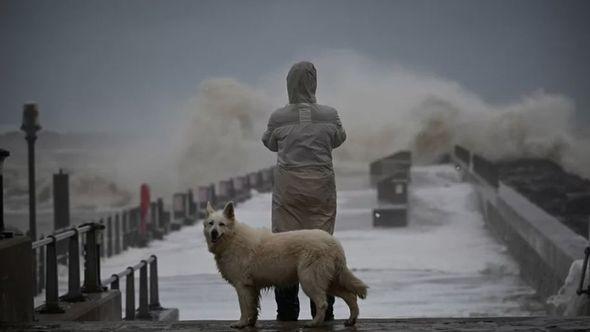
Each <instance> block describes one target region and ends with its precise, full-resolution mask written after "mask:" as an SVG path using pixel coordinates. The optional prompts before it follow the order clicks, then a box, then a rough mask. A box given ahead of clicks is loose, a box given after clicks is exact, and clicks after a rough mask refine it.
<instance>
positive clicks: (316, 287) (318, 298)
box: [299, 273, 328, 327]
mask: <svg viewBox="0 0 590 332" xmlns="http://www.w3.org/2000/svg"><path fill="white" fill-rule="evenodd" d="M299 282H300V283H301V288H303V291H304V292H305V294H307V296H309V298H310V299H311V300H312V301H313V303H314V304H315V308H316V311H315V317H314V318H313V320H312V321H311V322H309V323H307V324H305V326H307V327H313V326H319V325H321V324H322V323H323V322H324V316H326V308H327V307H328V302H326V291H325V289H324V288H322V286H323V285H321V284H319V283H318V281H317V280H315V278H314V277H313V274H311V273H310V274H309V275H307V274H305V273H300V275H299Z"/></svg>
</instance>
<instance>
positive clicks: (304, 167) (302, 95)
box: [262, 62, 346, 234]
mask: <svg viewBox="0 0 590 332" xmlns="http://www.w3.org/2000/svg"><path fill="white" fill-rule="evenodd" d="M316 86H317V76H316V70H315V67H314V66H313V64H312V63H310V62H299V63H296V64H295V65H293V67H292V68H291V70H290V71H289V74H288V75H287V92H288V94H289V104H288V105H286V106H285V107H282V108H280V109H278V110H276V111H274V112H273V113H272V115H271V116H270V119H269V121H268V127H267V130H266V131H265V132H264V134H263V136H262V142H263V143H264V145H265V146H266V147H267V148H268V149H270V150H271V151H274V152H277V167H276V168H275V173H274V180H275V181H274V187H273V196H272V230H273V232H286V231H291V230H298V229H323V230H325V231H327V232H329V233H330V234H332V233H333V232H334V223H335V219H336V185H335V182H334V170H333V166H332V149H335V148H337V147H338V146H340V145H341V144H342V143H343V142H344V141H345V140H346V132H345V131H344V128H342V124H341V122H340V118H339V117H338V112H337V111H336V110H335V109H334V108H332V107H329V106H324V105H318V104H317V103H316V98H315V91H316Z"/></svg>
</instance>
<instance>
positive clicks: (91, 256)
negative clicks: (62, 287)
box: [84, 223, 104, 293]
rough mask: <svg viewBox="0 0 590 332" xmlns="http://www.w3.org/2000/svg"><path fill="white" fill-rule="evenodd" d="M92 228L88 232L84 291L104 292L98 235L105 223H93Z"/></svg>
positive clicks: (85, 252)
mask: <svg viewBox="0 0 590 332" xmlns="http://www.w3.org/2000/svg"><path fill="white" fill-rule="evenodd" d="M90 226H91V229H90V230H89V231H88V233H86V245H85V251H84V292H86V293H99V292H102V290H103V289H102V286H101V284H100V245H99V243H98V237H99V234H100V230H101V229H103V228H104V226H103V225H100V224H95V223H92V224H90Z"/></svg>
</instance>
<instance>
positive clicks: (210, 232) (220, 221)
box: [203, 202, 236, 251]
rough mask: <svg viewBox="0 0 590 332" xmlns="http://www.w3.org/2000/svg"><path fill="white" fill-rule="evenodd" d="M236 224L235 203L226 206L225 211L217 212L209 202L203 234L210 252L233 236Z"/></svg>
mask: <svg viewBox="0 0 590 332" xmlns="http://www.w3.org/2000/svg"><path fill="white" fill-rule="evenodd" d="M235 224H236V219H235V214H234V203H233V202H229V203H227V204H225V207H224V208H223V211H215V209H214V208H213V206H211V203H210V202H207V216H206V217H205V220H204V221H203V232H204V234H205V239H207V246H208V247H209V251H213V249H214V248H215V247H217V246H219V245H220V244H221V243H223V242H224V241H226V240H227V239H228V238H229V237H231V236H232V235H233V229H234V225H235Z"/></svg>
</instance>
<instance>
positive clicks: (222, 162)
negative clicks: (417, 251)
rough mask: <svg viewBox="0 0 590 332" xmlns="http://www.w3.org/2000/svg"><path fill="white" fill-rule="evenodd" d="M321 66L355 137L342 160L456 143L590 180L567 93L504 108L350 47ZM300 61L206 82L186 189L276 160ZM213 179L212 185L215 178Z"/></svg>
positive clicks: (192, 131) (317, 60)
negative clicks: (250, 80) (275, 122)
mask: <svg viewBox="0 0 590 332" xmlns="http://www.w3.org/2000/svg"><path fill="white" fill-rule="evenodd" d="M308 59H309V60H310V61H312V62H313V63H314V64H315V66H316V68H317V70H318V91H317V97H318V102H319V103H321V104H327V105H331V106H333V107H335V108H336V109H337V110H338V111H339V114H340V117H341V119H342V122H343V125H344V127H345V129H346V131H347V133H348V140H347V142H345V143H344V144H343V145H342V146H341V147H340V148H338V149H337V150H335V151H334V157H335V160H336V164H337V165H338V163H343V162H357V163H359V164H365V163H367V162H369V161H371V160H373V159H375V158H379V157H381V156H383V155H386V154H389V153H391V152H393V151H396V150H400V149H411V150H413V151H414V156H415V160H416V162H417V163H421V164H428V163H430V162H432V161H434V160H436V159H437V158H438V157H439V156H440V155H441V154H444V153H446V152H448V151H449V150H450V149H451V148H452V147H453V145H455V144H461V145H465V146H467V147H469V148H471V149H473V150H474V151H478V152H480V153H482V154H483V155H485V156H486V157H488V158H490V159H492V160H498V159H506V158H508V159H513V158H520V157H540V158H549V159H552V160H554V161H556V162H558V163H560V164H562V165H563V166H564V167H565V168H566V169H567V170H569V171H572V172H575V173H578V174H581V175H583V176H586V177H588V176H590V171H589V170H590V151H589V148H588V147H589V146H590V145H588V143H589V142H590V140H589V139H588V138H584V137H579V136H576V135H575V134H574V130H573V128H574V121H575V106H574V103H573V101H572V100H570V99H569V98H567V97H566V96H563V95H558V94H549V93H545V92H543V91H533V92H531V93H530V94H527V95H525V96H522V97H521V98H519V99H518V100H515V101H513V102H511V103H507V104H503V105H494V104H490V103H488V102H486V101H484V100H483V99H482V98H481V97H480V96H478V95H476V94H474V93H472V92H471V91H469V90H468V89H467V88H465V87H462V86H461V85H460V84H458V83H456V82H453V81H450V80H447V79H444V78H441V77H438V76H435V75H433V74H430V73H425V72H421V71H418V70H411V69H408V68H405V67H404V66H402V65H400V64H396V63H382V62H378V61H374V60H372V59H369V58H367V57H364V56H362V55H359V54H356V53H354V52H350V51H334V52H325V53H323V54H321V55H319V56H316V57H309V58H308ZM290 65H291V63H290V62H289V63H285V65H284V66H283V67H281V68H278V69H276V70H274V71H271V72H270V73H266V74H263V73H261V78H260V80H259V81H258V82H257V83H256V84H245V83H241V82H238V81H236V80H234V79H211V80H208V81H205V82H203V83H202V84H201V86H200V88H199V91H198V93H197V96H196V97H195V99H194V100H192V101H191V102H190V104H189V106H188V107H187V109H188V110H189V112H190V118H189V119H188V120H187V121H188V122H187V123H188V125H187V126H186V128H185V134H184V140H183V143H182V144H183V146H182V148H181V149H180V150H179V155H178V157H177V159H176V160H177V163H178V165H179V166H178V167H179V174H180V181H181V183H186V184H193V183H195V182H203V181H202V179H211V180H213V179H219V178H221V177H223V176H231V175H235V174H239V173H240V172H245V171H247V170H253V169H256V168H258V167H262V166H266V165H270V164H272V163H273V160H274V156H273V154H272V153H271V152H269V151H267V150H266V149H265V148H264V147H263V146H262V144H261V143H260V136H261V135H262V132H263V131H264V129H265V126H266V123H267V120H268V117H269V115H270V113H271V112H272V111H273V110H274V109H276V108H278V107H281V106H283V105H285V104H286V103H287V96H286V81H285V75H286V72H287V71H288V69H289V66H290ZM209 181H210V180H209Z"/></svg>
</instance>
